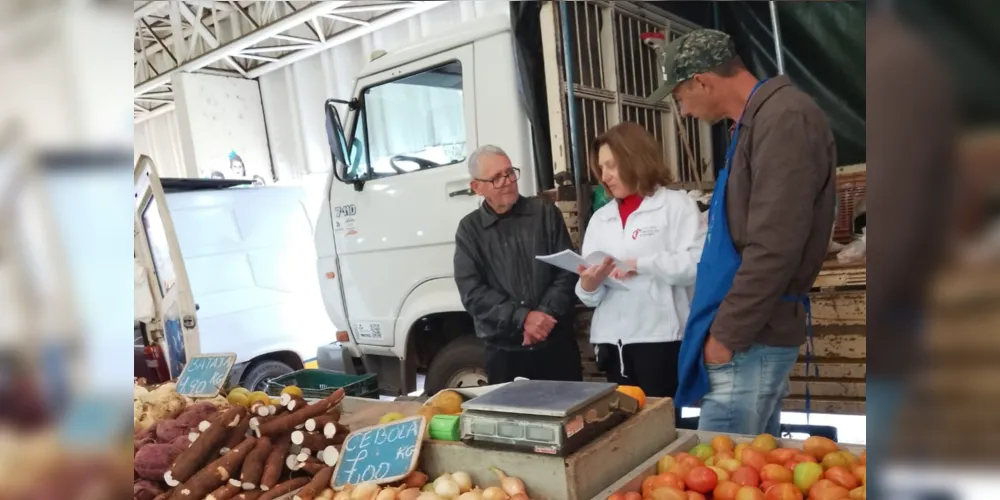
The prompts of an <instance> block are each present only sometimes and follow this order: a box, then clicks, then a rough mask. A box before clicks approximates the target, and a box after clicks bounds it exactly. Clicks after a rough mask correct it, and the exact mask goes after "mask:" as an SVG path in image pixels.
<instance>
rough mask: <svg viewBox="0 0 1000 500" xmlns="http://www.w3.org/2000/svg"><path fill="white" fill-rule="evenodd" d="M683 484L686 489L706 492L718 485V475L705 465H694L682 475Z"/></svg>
mask: <svg viewBox="0 0 1000 500" xmlns="http://www.w3.org/2000/svg"><path fill="white" fill-rule="evenodd" d="M684 484H686V485H687V487H688V489H690V490H694V491H697V492H698V493H708V492H710V491H712V490H714V489H715V487H716V486H718V485H719V476H718V474H716V473H715V471H714V470H712V469H709V468H708V467H705V466H704V465H703V466H701V467H695V468H694V469H691V472H689V473H688V475H687V476H685V477H684Z"/></svg>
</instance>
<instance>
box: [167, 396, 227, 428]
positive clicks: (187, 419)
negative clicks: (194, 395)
mask: <svg viewBox="0 0 1000 500" xmlns="http://www.w3.org/2000/svg"><path fill="white" fill-rule="evenodd" d="M218 411H219V409H218V408H216V407H215V405H214V404H212V403H209V402H204V403H195V404H193V405H191V406H188V407H187V408H185V409H184V411H182V412H181V414H180V415H178V416H177V418H176V419H175V420H178V421H180V422H181V423H183V424H184V425H186V426H187V427H188V428H189V429H190V428H192V427H195V426H197V425H198V424H199V423H201V421H202V420H206V419H208V417H210V416H212V415H214V414H216V413H218Z"/></svg>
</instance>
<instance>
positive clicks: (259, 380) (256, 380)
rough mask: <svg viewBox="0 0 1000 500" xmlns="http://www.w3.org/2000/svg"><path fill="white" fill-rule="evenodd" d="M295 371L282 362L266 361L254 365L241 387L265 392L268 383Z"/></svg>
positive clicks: (248, 371) (245, 374)
mask: <svg viewBox="0 0 1000 500" xmlns="http://www.w3.org/2000/svg"><path fill="white" fill-rule="evenodd" d="M293 371H295V369H294V368H292V367H291V366H288V365H286V364H284V363H282V362H281V361H274V360H270V359H269V360H265V361H260V362H257V363H254V365H253V366H251V367H250V369H249V370H247V371H246V373H244V374H243V380H242V382H241V384H240V385H242V386H243V387H245V388H246V389H247V390H249V391H263V390H264V388H265V387H267V381H268V380H271V379H272V378H277V377H280V376H282V375H287V374H289V373H292V372H293Z"/></svg>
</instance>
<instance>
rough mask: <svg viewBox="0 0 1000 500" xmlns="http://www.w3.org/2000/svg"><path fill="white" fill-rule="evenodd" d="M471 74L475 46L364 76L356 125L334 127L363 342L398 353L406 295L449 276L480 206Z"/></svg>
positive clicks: (338, 192) (343, 236)
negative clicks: (472, 171) (461, 230)
mask: <svg viewBox="0 0 1000 500" xmlns="http://www.w3.org/2000/svg"><path fill="white" fill-rule="evenodd" d="M473 76H474V71H473V48H472V45H467V46H463V47H458V48H456V49H452V50H448V51H445V52H442V53H438V54H436V55H433V56H430V57H426V58H422V59H420V60H418V61H415V62H413V63H409V64H405V65H403V66H400V67H396V68H393V69H390V70H386V71H383V72H381V73H376V74H374V75H370V76H366V77H363V78H360V79H359V80H358V88H359V89H361V90H360V92H359V96H358V99H357V103H356V105H355V107H357V108H358V109H357V111H356V112H354V113H353V117H354V119H353V123H352V125H351V126H350V127H347V128H346V129H345V128H342V127H340V126H337V127H336V129H337V133H336V135H337V139H336V140H337V141H339V142H340V143H341V144H340V146H341V148H340V156H341V157H342V161H339V162H336V163H338V164H339V166H338V167H335V168H336V169H337V171H336V177H337V180H335V181H334V182H333V184H332V188H331V190H330V205H331V211H332V216H333V226H334V233H335V239H336V247H337V252H338V253H339V256H340V263H341V272H342V277H343V281H342V283H343V286H344V295H345V299H346V305H347V308H348V312H349V314H348V315H349V316H350V320H351V330H352V332H353V334H354V337H355V341H356V342H358V343H359V344H368V345H374V346H384V347H393V345H394V327H395V320H396V316H397V315H398V313H399V308H400V305H401V304H402V303H403V301H404V299H405V298H406V296H407V294H408V293H409V292H411V291H412V290H413V289H414V288H416V287H417V286H418V285H420V284H422V283H424V282H427V281H429V280H433V279H451V276H452V274H453V264H452V260H453V254H454V238H455V230H456V228H457V227H458V222H459V220H461V218H462V217H464V216H465V215H466V214H468V213H469V212H471V211H473V210H475V209H476V208H477V207H478V206H479V201H478V199H477V197H475V196H473V195H472V192H471V191H469V189H468V188H469V181H470V176H469V172H468V163H467V161H466V158H467V156H468V154H469V153H471V152H472V150H473V149H475V147H476V146H477V144H476V142H477V141H476V111H475V85H474V84H473ZM328 106H332V104H329V103H328ZM327 112H328V113H331V111H330V110H329V109H328V111H327ZM332 112H333V113H336V111H332ZM336 121H337V122H338V124H339V114H337V119H336ZM344 132H346V133H344ZM341 134H343V135H341ZM334 149H337V148H334ZM338 180H339V182H337V181H338ZM402 347H403V346H396V349H394V350H395V351H399V350H400V349H402Z"/></svg>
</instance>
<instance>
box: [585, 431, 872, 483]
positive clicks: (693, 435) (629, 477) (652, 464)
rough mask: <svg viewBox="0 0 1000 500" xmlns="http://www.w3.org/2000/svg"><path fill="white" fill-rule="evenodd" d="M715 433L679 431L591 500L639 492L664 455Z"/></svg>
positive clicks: (789, 444) (788, 443) (745, 439)
mask: <svg viewBox="0 0 1000 500" xmlns="http://www.w3.org/2000/svg"><path fill="white" fill-rule="evenodd" d="M718 435H719V433H717V432H703V431H689V430H684V429H679V430H678V431H677V440H676V441H674V442H672V443H670V444H669V445H668V446H666V447H665V448H663V449H661V450H659V451H658V452H656V453H655V454H653V455H651V456H650V457H649V458H648V459H647V460H646V461H645V462H643V463H642V464H640V465H639V466H638V467H636V468H635V469H633V470H632V471H631V472H630V473H628V474H626V475H625V476H622V478H621V479H619V480H618V481H616V482H615V483H614V484H612V485H611V486H609V487H608V488H607V489H605V490H604V491H601V492H600V493H598V494H597V495H595V496H593V497H589V498H592V499H593V500H606V499H607V498H608V497H609V496H611V495H613V494H615V493H618V492H622V493H625V492H629V491H636V492H638V491H640V490H641V488H642V481H643V480H644V479H646V478H647V477H649V476H652V475H653V474H656V462H657V461H659V460H660V459H661V458H663V457H664V456H665V455H674V454H677V453H680V452H682V451H684V452H686V451H689V450H691V448H694V447H695V446H696V445H698V444H700V443H708V442H709V441H711V440H712V438H713V437H715V436H718ZM730 437H732V438H733V441H734V442H735V443H737V444H739V443H749V442H750V441H753V439H754V436H743V435H735V434H730ZM802 443H803V442H802V441H800V440H797V439H779V440H778V446H781V447H786V448H797V449H802ZM840 448H841V449H843V450H847V451H849V452H851V453H853V454H855V455H860V454H861V452H862V451H864V450H865V447H864V446H860V445H851V444H841V445H840Z"/></svg>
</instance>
